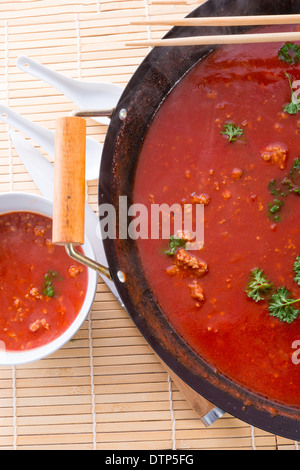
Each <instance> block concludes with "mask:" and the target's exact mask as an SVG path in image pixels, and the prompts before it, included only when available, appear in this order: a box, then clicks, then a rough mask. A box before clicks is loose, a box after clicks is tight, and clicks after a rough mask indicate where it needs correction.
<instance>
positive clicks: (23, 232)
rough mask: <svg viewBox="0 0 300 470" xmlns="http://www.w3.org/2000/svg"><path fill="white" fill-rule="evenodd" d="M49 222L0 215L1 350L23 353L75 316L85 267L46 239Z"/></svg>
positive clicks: (21, 214) (83, 290) (35, 217)
mask: <svg viewBox="0 0 300 470" xmlns="http://www.w3.org/2000/svg"><path fill="white" fill-rule="evenodd" d="M51 236H52V220H51V219H50V218H48V217H46V216H43V215H39V214H36V213H31V212H11V213H7V214H2V215H0V305H1V315H0V348H1V349H5V350H7V351H22V350H28V349H34V348H37V347H40V346H43V345H45V344H47V343H49V342H50V341H52V340H54V339H56V338H57V337H58V336H60V335H61V334H62V333H64V331H66V330H67V328H68V327H69V326H70V325H71V323H72V322H73V321H74V319H75V318H76V316H77V315H78V313H79V311H80V309H81V307H82V304H83V301H84V298H85V294H86V290H87V279H88V274H87V269H86V268H85V267H83V266H82V265H79V263H77V262H76V261H73V260H71V258H70V257H69V256H68V255H67V253H66V251H65V249H64V247H58V246H54V245H53V244H52V241H51Z"/></svg>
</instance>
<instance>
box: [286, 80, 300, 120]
mask: <svg viewBox="0 0 300 470" xmlns="http://www.w3.org/2000/svg"><path fill="white" fill-rule="evenodd" d="M285 75H286V77H287V79H288V81H289V85H290V89H291V93H292V100H291V102H290V103H289V104H288V105H286V106H284V108H283V111H284V112H286V113H289V114H297V113H298V112H299V111H300V99H299V98H297V96H296V94H295V93H294V90H293V87H292V81H291V78H290V76H289V74H288V73H286V72H285Z"/></svg>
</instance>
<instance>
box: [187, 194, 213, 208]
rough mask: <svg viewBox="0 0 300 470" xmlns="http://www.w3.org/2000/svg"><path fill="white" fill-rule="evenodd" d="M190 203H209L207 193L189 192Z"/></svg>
mask: <svg viewBox="0 0 300 470" xmlns="http://www.w3.org/2000/svg"><path fill="white" fill-rule="evenodd" d="M191 198H192V203H194V204H204V205H205V206H207V205H208V204H209V203H210V196H209V195H208V194H199V195H197V194H196V193H193V194H191Z"/></svg>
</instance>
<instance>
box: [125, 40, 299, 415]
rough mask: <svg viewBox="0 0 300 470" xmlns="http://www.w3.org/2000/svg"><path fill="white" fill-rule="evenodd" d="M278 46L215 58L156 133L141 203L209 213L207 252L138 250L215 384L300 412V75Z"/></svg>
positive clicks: (161, 246)
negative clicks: (196, 207)
mask: <svg viewBox="0 0 300 470" xmlns="http://www.w3.org/2000/svg"><path fill="white" fill-rule="evenodd" d="M282 46H283V44H281V45H278V44H261V45H256V46H253V45H238V46H224V47H220V48H218V49H217V50H216V51H214V52H213V53H211V54H210V55H209V56H208V57H207V58H206V59H205V60H203V61H202V62H201V63H199V64H197V65H196V66H195V67H194V68H193V69H192V70H191V71H190V72H189V73H188V74H187V75H186V76H185V77H184V78H183V79H182V81H181V82H180V83H179V84H178V85H177V86H176V87H175V88H174V90H173V91H172V93H170V95H169V96H168V97H167V99H166V100H165V101H164V103H163V104H162V105H161V107H160V109H159V111H158V113H157V115H156V116H155V119H154V120H153V122H152V124H151V126H150V127H149V130H148V133H147V135H146V138H145V141H144V143H143V147H142V150H141V154H140V157H139V161H138V165H137V169H136V175H135V182H134V202H135V203H142V204H145V205H146V206H147V207H148V210H149V212H150V211H151V204H153V203H155V204H162V203H167V204H168V205H172V204H174V203H180V204H184V203H190V204H196V203H203V204H205V242H204V247H203V249H201V250H198V251H195V250H194V251H189V252H187V251H186V250H185V248H184V242H182V246H180V247H177V248H175V250H174V254H173V255H170V254H169V255H167V254H166V253H165V252H164V250H168V248H169V241H168V240H162V239H160V240H145V239H139V240H137V246H138V250H139V254H140V258H141V261H142V264H143V267H144V271H145V275H146V277H147V280H148V282H149V284H150V286H151V288H152V290H153V293H154V296H155V297H156V299H157V301H158V303H159V304H160V306H161V308H162V310H163V311H164V313H165V315H166V316H167V318H168V319H169V320H170V322H171V323H172V325H173V326H174V327H175V329H176V330H177V331H178V333H179V334H180V335H181V337H182V338H183V339H184V340H185V341H186V343H188V344H189V345H190V347H191V348H192V349H193V350H194V351H195V352H196V353H197V354H198V355H200V356H201V357H203V358H204V359H205V360H206V361H207V362H208V363H209V364H210V365H211V366H212V367H213V368H215V369H216V370H217V371H218V372H219V373H221V374H223V375H225V376H227V377H229V378H230V379H233V380H234V381H236V382H237V383H239V384H240V385H242V386H244V387H246V388H248V389H250V390H252V391H254V392H256V393H259V394H261V395H263V396H266V397H268V398H269V399H271V400H275V401H279V402H282V403H285V404H288V405H293V406H300V393H299V390H300V364H299V365H298V362H299V354H298V352H297V351H298V350H299V344H300V343H299V344H297V341H299V340H300V315H299V313H300V312H299V310H300V301H299V299H300V287H299V283H300V258H299V259H298V264H299V265H298V268H297V258H298V256H300V224H299V209H300V194H299V193H300V188H299V185H300V178H299V176H300V175H299V169H300V159H299V160H297V158H298V157H299V158H300V128H299V126H300V104H299V108H298V109H297V107H296V108H292V107H289V108H286V106H287V105H289V103H291V102H292V100H291V88H290V85H289V80H288V78H289V79H290V81H291V83H293V82H294V81H296V80H300V65H299V62H296V63H295V64H294V63H289V62H286V61H284V60H282V59H280V58H279V55H278V51H279V49H280V48H281V47H282ZM295 49H296V48H295ZM289 52H291V55H293V57H294V55H295V54H296V51H289ZM299 58H300V50H299ZM292 62H293V60H292ZM299 84H300V83H299ZM299 84H298V87H297V88H298V89H299V88H300V86H299ZM294 101H295V100H294ZM299 103H300V101H299ZM294 104H296V102H295V103H294ZM185 235H186V234H185ZM174 236H176V237H177V238H180V235H178V234H174ZM181 236H182V235H181ZM254 270H256V271H254ZM297 277H298V279H297ZM250 280H252V286H249V282H250ZM271 284H272V286H271ZM278 289H280V291H278ZM249 295H250V296H249ZM292 299H293V300H292ZM291 302H293V303H291ZM272 313H273V314H274V315H275V314H276V315H278V316H272ZM298 315H299V316H298Z"/></svg>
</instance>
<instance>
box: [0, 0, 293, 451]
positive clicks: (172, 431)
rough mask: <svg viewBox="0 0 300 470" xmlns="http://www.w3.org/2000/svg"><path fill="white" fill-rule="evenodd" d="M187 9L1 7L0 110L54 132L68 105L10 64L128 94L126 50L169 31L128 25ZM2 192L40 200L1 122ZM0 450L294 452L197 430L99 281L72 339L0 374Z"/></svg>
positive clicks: (97, 2) (139, 1)
mask: <svg viewBox="0 0 300 470" xmlns="http://www.w3.org/2000/svg"><path fill="white" fill-rule="evenodd" d="M194 8H195V5H188V6H187V5H176V6H175V5H156V6H155V5H151V4H150V2H149V3H148V0H132V1H128V0H115V1H111V0H31V1H25V0H23V1H12V0H8V1H4V0H0V100H1V102H4V103H7V104H8V105H9V106H11V107H12V108H13V109H14V110H16V111H17V112H19V113H20V114H22V115H23V116H25V117H27V118H29V119H31V120H32V121H34V122H36V123H39V124H41V125H43V126H45V127H47V128H49V129H54V126H55V120H56V119H57V118H58V117H60V116H64V115H66V113H69V112H70V111H72V110H73V109H76V107H75V106H74V105H73V104H72V103H71V102H70V101H69V100H68V99H67V98H65V97H64V96H62V95H61V94H60V93H59V92H57V91H56V90H54V89H53V88H52V87H50V86H48V85H47V84H45V83H43V82H41V81H39V80H37V79H34V78H32V77H31V76H29V75H26V74H25V73H23V72H21V71H19V70H18V69H17V68H16V59H17V58H18V57H19V56H20V55H27V56H29V57H32V58H33V59H36V60H38V61H40V62H41V63H43V64H45V65H47V66H49V67H52V68H53V69H54V70H57V71H59V72H62V73H64V74H66V75H67V76H70V77H72V78H81V79H85V80H90V81H94V80H99V81H106V82H112V83H116V84H120V85H122V86H126V84H127V83H128V81H129V79H130V77H131V76H132V74H133V73H134V72H135V70H136V69H137V67H138V65H139V64H140V63H141V61H142V60H143V58H144V57H145V56H146V54H147V53H148V51H149V50H148V49H147V48H145V49H131V48H130V49H126V48H125V47H124V42H125V40H126V41H128V40H131V39H132V40H133V39H147V38H158V37H161V36H162V35H163V34H164V33H165V32H166V31H167V29H163V27H157V26H156V27H148V26H131V25H130V21H131V20H132V19H137V18H141V19H145V18H148V17H150V16H151V17H153V18H155V17H159V16H161V15H169V14H170V13H172V14H175V15H178V17H182V16H185V15H186V14H187V13H188V12H190V11H192V10H193V9H194ZM106 130H107V128H106V127H105V126H104V125H100V124H99V125H98V124H95V122H93V121H91V122H89V123H88V133H89V134H90V135H92V136H93V137H94V138H95V139H98V140H99V141H101V142H103V141H104V138H105V133H106ZM41 150H42V149H41ZM42 151H43V150H42ZM0 183H1V185H0V190H1V192H7V191H12V190H13V191H25V192H30V193H36V194H39V191H38V190H37V188H36V186H35V184H34V183H33V182H32V180H31V178H30V176H29V175H28V174H27V172H26V170H25V168H24V167H23V165H22V163H21V161H20V159H19V157H18V156H17V154H16V152H15V150H14V148H13V145H12V143H11V141H10V139H9V136H8V126H7V125H6V124H3V123H2V122H1V123H0ZM88 201H89V203H90V205H91V206H92V207H93V209H94V210H95V211H96V210H97V182H96V181H95V182H89V184H88ZM0 449H1V450H5V449H18V450H25V449H26V450H29V449H30V450H31V449H34V450H37V449H42V450H47V449H51V450H55V449H59V450H65V449H66V450H67V449H83V450H93V449H99V450H101V449H105V450H134V449H135V450H143V449H145V450H160V449H174V450H175V449H176V450H186V449H193V450H195V449H207V450H221V449H227V450H234V449H236V450H240V449H241V450H242V449H244V450H251V449H270V450H276V449H285V450H288V449H290V450H294V449H297V443H294V442H291V441H288V440H287V439H283V438H280V437H277V436H274V435H271V434H268V433H266V432H264V431H261V430H259V429H254V428H252V427H251V426H249V425H248V424H245V423H243V422H241V421H239V420H237V419H235V418H233V417H231V416H228V415H225V416H224V417H223V418H222V419H220V420H219V421H217V422H216V423H215V424H214V425H213V426H212V427H210V428H205V427H204V425H203V424H202V422H201V420H200V419H199V417H198V416H197V415H196V413H195V412H194V411H193V410H192V409H191V408H190V406H189V405H188V404H187V403H186V401H185V400H184V398H183V396H182V395H181V393H180V392H179V390H178V389H177V388H176V386H175V385H174V383H173V382H172V381H171V379H170V377H169V376H168V375H167V373H166V372H165V371H164V370H163V368H162V366H161V364H160V362H159V361H158V360H157V358H156V356H155V355H154V354H153V352H152V350H151V349H150V347H149V346H148V345H147V343H146V342H145V340H144V339H143V337H142V336H141V334H140V333H139V331H138V330H137V329H136V327H135V326H134V324H133V323H132V321H131V320H130V318H129V317H128V315H127V313H126V312H125V311H124V310H123V309H122V308H121V307H120V305H119V304H118V302H117V301H116V300H115V298H114V296H113V295H112V294H111V293H110V292H109V290H108V288H107V287H106V285H105V284H104V283H103V282H101V281H99V284H98V289H97V294H96V298H95V303H94V305H93V308H92V311H91V313H90V316H89V318H88V319H87V320H86V322H85V324H84V325H83V327H82V328H81V329H80V331H79V332H78V334H77V335H76V336H75V338H74V339H73V340H72V341H70V342H69V343H68V344H67V345H65V346H64V347H63V348H62V349H61V350H60V351H58V352H57V353H56V354H54V355H53V356H51V357H49V358H46V359H43V360H41V361H39V362H37V363H34V364H29V365H26V366H18V367H13V368H12V367H1V368H0Z"/></svg>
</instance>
